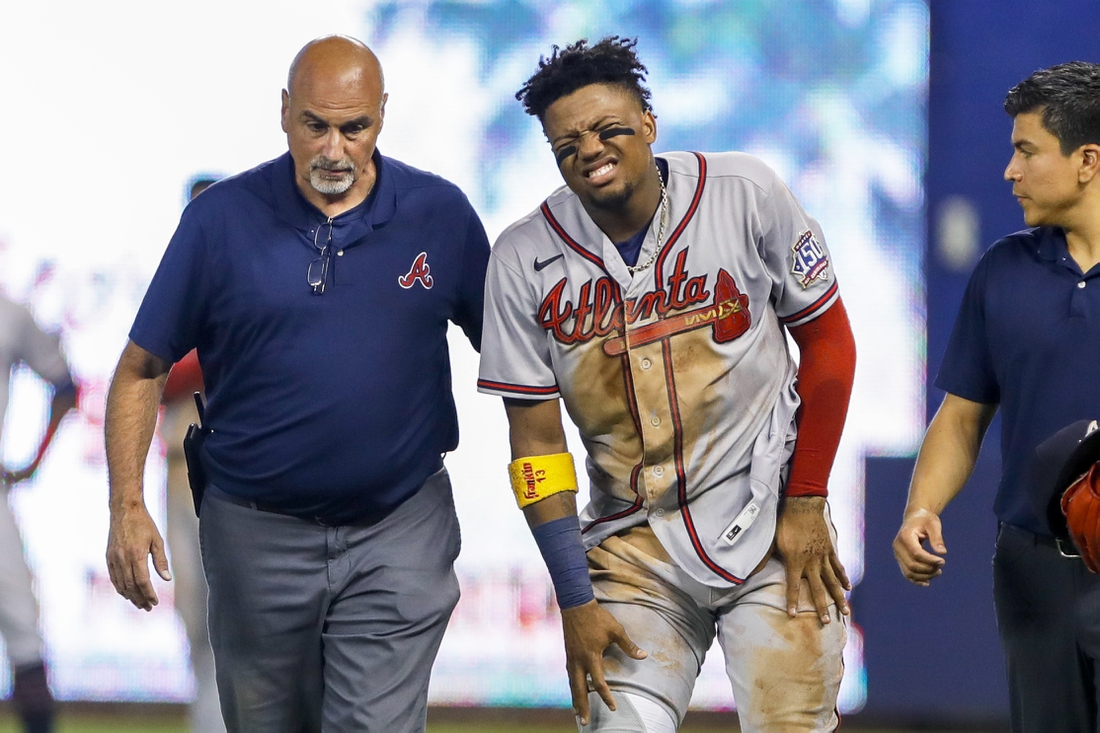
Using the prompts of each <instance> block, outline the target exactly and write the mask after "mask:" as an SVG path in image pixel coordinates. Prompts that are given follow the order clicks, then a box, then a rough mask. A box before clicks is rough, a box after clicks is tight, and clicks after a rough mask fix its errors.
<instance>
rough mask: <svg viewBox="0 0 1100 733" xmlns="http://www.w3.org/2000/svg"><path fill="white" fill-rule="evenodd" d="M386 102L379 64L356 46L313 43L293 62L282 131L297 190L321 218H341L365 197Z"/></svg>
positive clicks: (338, 41)
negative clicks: (291, 162)
mask: <svg viewBox="0 0 1100 733" xmlns="http://www.w3.org/2000/svg"><path fill="white" fill-rule="evenodd" d="M386 98H387V95H386V93H385V89H384V82H383V78H382V65H381V64H380V63H379V61H378V57H377V56H375V55H374V52H373V51H371V50H370V49H369V48H367V46H366V45H364V44H363V43H362V42H360V41H357V40H355V39H354V38H348V37H346V36H326V37H324V38H318V39H317V40H315V41H310V42H309V43H308V44H306V46H305V47H304V48H303V49H302V50H301V51H299V52H298V55H297V56H295V57H294V61H293V63H291V65H290V72H289V73H288V74H287V88H286V89H284V90H283V105H282V125H283V131H284V132H286V135H287V145H288V147H289V148H290V155H291V157H292V158H293V159H294V169H295V182H296V183H297V185H298V188H299V190H300V191H301V192H302V194H303V195H305V197H306V199H307V200H309V201H310V202H311V203H313V204H314V205H315V206H317V207H318V208H319V209H321V211H323V212H324V213H326V214H328V215H330V216H332V215H335V214H334V213H333V212H334V211H335V212H336V213H340V212H341V211H346V210H347V209H349V208H352V207H353V206H355V205H357V204H358V203H360V202H361V201H363V200H364V199H365V198H366V197H367V194H369V193H370V189H371V187H372V186H373V185H374V180H375V175H376V171H375V170H374V164H373V161H372V156H373V155H374V151H375V144H376V142H377V140H378V133H379V132H380V131H381V129H382V119H383V116H384V114H385V107H386Z"/></svg>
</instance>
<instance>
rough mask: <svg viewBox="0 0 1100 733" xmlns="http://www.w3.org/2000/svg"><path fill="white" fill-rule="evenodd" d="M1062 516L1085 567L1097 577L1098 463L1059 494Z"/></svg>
mask: <svg viewBox="0 0 1100 733" xmlns="http://www.w3.org/2000/svg"><path fill="white" fill-rule="evenodd" d="M1062 513H1063V514H1065V515H1066V525H1067V526H1068V527H1069V536H1070V537H1071V538H1072V539H1073V544H1074V545H1076V546H1077V550H1078V551H1079V552H1080V553H1081V559H1082V560H1084V561H1085V566H1086V567H1087V568H1088V569H1089V570H1091V571H1092V572H1094V573H1100V462H1098V463H1094V464H1092V466H1091V467H1090V468H1089V470H1088V471H1087V472H1086V473H1085V474H1084V475H1083V476H1081V477H1080V478H1079V479H1077V480H1076V481H1074V482H1073V483H1071V484H1070V485H1069V488H1067V489H1066V490H1065V493H1063V494H1062Z"/></svg>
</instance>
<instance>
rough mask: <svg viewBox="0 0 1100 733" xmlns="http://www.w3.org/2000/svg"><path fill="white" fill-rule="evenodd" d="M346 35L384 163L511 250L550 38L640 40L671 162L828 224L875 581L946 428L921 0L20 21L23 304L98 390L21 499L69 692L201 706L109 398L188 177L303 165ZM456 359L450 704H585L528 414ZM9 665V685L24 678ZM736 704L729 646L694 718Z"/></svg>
mask: <svg viewBox="0 0 1100 733" xmlns="http://www.w3.org/2000/svg"><path fill="white" fill-rule="evenodd" d="M334 32H338V33H345V34H348V35H352V36H356V37H358V38H360V39H362V40H364V41H366V42H367V43H368V44H370V45H371V46H372V48H373V49H374V50H375V51H376V53H377V54H378V56H379V57H380V59H381V61H382V64H383V67H384V71H385V77H386V86H387V91H388V92H389V95H390V98H389V103H388V105H387V108H386V117H385V125H384V129H383V131H382V133H381V137H380V139H379V148H380V149H381V150H382V152H383V153H385V154H387V155H390V156H393V157H397V158H399V159H402V160H404V161H406V162H408V163H410V164H412V165H415V166H417V167H419V168H423V169H426V170H430V171H432V172H435V173H438V174H440V175H442V176H444V177H446V178H449V179H450V180H452V181H454V182H455V183H457V184H458V185H459V186H460V187H461V188H462V189H463V190H464V191H465V192H466V193H467V195H468V196H469V197H470V200H471V201H472V202H473V204H474V206H475V207H476V209H477V210H478V212H479V213H480V214H481V216H482V219H483V221H484V223H485V227H486V229H487V230H488V232H489V236H490V239H494V238H495V237H496V235H497V234H499V232H500V231H501V230H502V229H503V228H504V227H505V226H507V225H508V224H509V223H511V222H512V221H513V220H515V219H517V218H519V217H520V216H523V215H524V214H526V213H527V212H529V211H530V210H531V209H533V208H534V207H536V206H537V205H538V204H539V203H540V202H541V200H542V199H543V198H545V197H546V196H547V195H548V194H549V193H550V192H551V191H552V190H553V189H555V188H556V187H558V186H559V185H561V179H560V176H559V174H558V172H557V169H556V167H555V165H554V160H553V156H552V155H551V154H550V151H549V149H548V146H547V144H546V142H545V140H544V139H543V136H542V132H541V129H540V128H539V126H538V124H537V121H535V120H533V119H532V118H528V117H527V116H526V115H525V114H524V113H523V111H522V109H521V107H520V105H519V104H518V103H517V102H516V101H515V99H514V97H513V95H514V93H515V91H516V90H517V89H518V88H519V87H520V86H521V85H522V83H523V82H524V80H526V78H527V77H528V76H529V75H530V74H531V73H532V72H533V71H534V69H535V68H536V65H537V63H538V60H539V56H540V55H542V54H547V53H549V51H550V48H551V45H552V44H558V45H562V46H564V45H566V44H568V43H571V42H573V41H575V40H577V39H578V38H583V37H587V38H590V39H593V40H595V39H598V38H600V37H603V36H605V35H620V36H629V37H637V38H638V47H637V50H638V53H639V55H640V56H641V59H642V61H643V62H644V63H645V64H646V65H647V66H648V69H649V86H650V88H651V89H652V92H653V98H652V103H653V107H654V111H655V112H656V114H657V120H658V127H659V137H658V140H657V143H656V145H655V146H654V147H655V151H656V152H658V153H660V152H661V151H664V150H697V151H703V152H706V151H720V150H729V149H737V150H744V151H747V152H750V153H753V154H755V155H758V156H760V157H762V158H763V159H764V160H765V161H766V162H767V163H769V164H770V165H771V166H772V167H774V168H775V169H776V170H777V171H778V172H779V174H780V175H781V176H782V177H783V179H784V180H785V181H786V182H787V183H788V185H789V186H790V187H791V189H792V190H793V191H794V192H795V193H796V194H797V195H798V197H799V198H800V199H801V201H802V203H803V205H804V206H805V208H806V209H807V210H808V211H809V212H810V213H811V214H812V215H813V216H815V217H816V218H817V219H818V220H819V221H820V222H821V224H822V227H823V228H824V231H825V235H826V239H827V240H828V243H829V245H830V247H831V250H832V253H833V263H834V266H835V271H836V273H837V278H838V280H839V282H840V287H841V292H842V294H843V297H844V301H845V304H846V306H847V308H848V312H849V314H850V317H851V320H852V325H853V328H854V330H855V334H856V341H857V347H858V350H859V367H858V373H857V379H856V388H855V392H854V395H853V403H852V408H851V411H850V416H849V420H848V424H847V428H846V430H845V434H844V439H843V441H842V446H841V450H840V454H839V456H838V458H837V463H836V468H835V470H834V472H833V479H832V483H831V489H830V490H831V500H830V501H831V504H832V510H833V518H834V520H835V522H836V524H837V528H838V531H839V533H840V552H841V556H842V559H843V561H844V563H845V565H846V567H847V568H848V572H849V575H850V576H851V578H852V580H853V582H855V583H857V584H858V583H859V581H860V578H861V576H862V572H863V567H864V562H863V557H864V550H863V466H864V459H865V458H866V457H867V456H891V455H905V454H911V453H912V452H913V450H914V449H915V447H916V444H917V441H918V440H919V437H920V432H921V430H922V428H923V414H924V338H925V336H924V320H925V318H924V310H923V308H924V306H923V290H922V279H921V272H922V267H923V263H922V257H923V242H924V193H923V190H922V176H923V173H924V166H925V151H926V140H925V137H926V132H925V130H926V97H927V83H928V8H927V6H926V4H925V3H924V2H921V1H918V0H787V1H780V0H772V1H765V0H741V1H739V2H731V1H730V2H717V1H707V0H678V1H677V0H665V1H657V0H651V1H648V2H628V1H626V0H622V1H619V2H611V1H598V0H597V1H591V2H576V1H572V0H559V1H555V2H548V1H546V0H526V1H523V0H469V1H467V2H461V1H458V0H451V1H444V0H419V1H416V2H369V1H367V0H314V1H313V2H310V3H305V2H291V1H290V0H268V1H266V2H259V1H258V0H257V1H255V2H244V1H241V0H228V1H226V2H213V1H211V0H195V1H194V2H187V3H178V4H162V3H144V2H136V1H135V2H122V1H120V0H115V1H108V2H97V3H82V2H76V0H67V1H65V2H39V3H20V4H12V5H11V6H9V7H5V9H4V10H3V11H2V22H0V94H2V97H3V99H4V100H5V110H4V111H5V114H4V115H2V116H0V160H3V164H4V173H3V175H2V176H0V265H2V266H0V288H2V289H3V291H4V292H5V293H7V294H8V296H9V297H11V298H13V299H14V300H17V301H19V302H23V303H26V304H28V305H29V306H30V307H31V309H32V311H33V312H34V314H35V316H36V318H37V319H38V320H39V322H40V323H42V324H43V325H44V326H46V327H47V328H49V329H51V330H57V331H60V333H61V334H62V340H63V344H64V346H65V349H66V352H67V354H68V356H69V358H70V360H71V363H72V366H73V370H74V372H75V375H76V376H77V378H78V380H79V381H80V382H81V384H82V386H83V388H84V397H85V399H84V403H83V406H82V409H81V412H80V414H78V415H74V416H70V417H69V418H68V419H67V421H66V422H65V424H64V426H63V428H62V430H61V432H60V434H59V436H58V438H57V440H56V441H55V443H54V446H53V448H52V449H51V451H50V453H49V455H48V457H47V460H46V462H45V464H44V465H43V467H42V469H41V470H40V472H39V474H38V475H37V476H36V477H35V479H34V480H33V481H31V482H28V483H26V484H24V485H21V486H19V487H18V488H16V489H15V490H13V491H12V493H11V496H10V501H11V502H12V505H13V507H14V508H15V511H16V514H17V517H18V518H19V520H20V523H21V525H22V527H23V531H24V539H25V541H26V546H27V547H26V549H27V554H28V557H29V559H30V561H31V564H32V567H33V568H34V570H35V573H36V583H37V591H38V594H39V599H40V602H41V606H42V627H43V631H44V634H45V637H46V641H47V647H48V658H49V661H50V663H51V668H52V679H53V682H54V686H55V688H56V690H57V692H58V695H59V697H61V698H62V699H69V700H78V699H81V700H167V701H183V700H187V699H189V697H190V695H191V694H192V687H193V681H192V680H191V678H190V675H189V672H188V669H187V646H186V645H187V642H186V639H185V636H184V634H183V630H182V625H181V624H180V622H179V621H178V620H177V618H176V616H175V614H174V613H173V611H172V587H171V584H166V583H160V582H159V581H158V583H159V585H158V593H160V595H161V599H162V601H161V605H160V606H159V607H158V608H157V609H155V610H154V611H153V612H152V613H148V614H147V613H144V612H140V611H137V610H135V609H133V608H132V607H130V606H129V604H128V603H126V602H125V601H124V600H123V599H122V598H121V597H119V596H117V595H116V594H115V592H114V590H113V588H112V587H111V585H110V582H109V580H108V577H107V571H106V567H105V564H104V560H103V555H104V549H105V546H106V536H107V525H108V515H107V485H106V466H105V461H104V453H103V437H102V427H103V403H104V398H105V393H106V387H107V384H108V382H109V379H110V375H111V371H112V369H113V367H114V364H115V362H116V360H117V358H118V355H119V353H120V351H121V349H122V347H123V345H124V344H125V340H126V334H127V331H128V329H129V327H130V324H131V322H132V319H133V316H134V313H135V311H136V308H137V306H138V304H139V302H140V300H141V297H142V295H143V293H144V290H145V287H146V285H147V284H148V281H149V279H150V277H151V276H152V273H153V271H154V269H155V267H156V265H157V263H158V261H159V258H160V256H161V254H162V252H163V250H164V247H165V245H166V244H167V242H168V239H169V238H170V236H171V234H172V231H173V229H174V227H175V224H176V222H177V221H178V219H179V215H180V211H181V209H182V207H183V205H184V203H185V195H186V189H187V185H188V182H189V181H190V180H191V179H192V178H193V177H195V176H196V175H198V174H202V173H211V174H215V175H227V174H232V173H236V172H238V171H241V170H243V169H246V168H249V167H251V166H253V165H256V164H258V163H260V162H262V161H265V160H268V159H271V158H274V157H276V156H278V155H280V154H281V153H282V152H283V151H284V150H285V138H284V137H283V134H282V132H281V131H280V128H279V92H280V90H281V88H282V87H283V86H284V85H285V76H286V69H287V66H288V65H289V63H290V60H291V59H292V58H293V56H294V54H295V53H296V52H297V51H298V49H299V48H300V47H301V46H302V45H303V44H304V43H305V42H306V41H308V40H310V39H311V38H314V37H317V36H320V35H325V34H328V33H334ZM364 317H369V314H364ZM452 358H453V360H454V384H455V392H456V398H457V401H458V406H459V414H460V422H461V429H462V442H461V445H460V447H459V449H458V451H457V452H456V453H454V454H453V455H451V456H450V457H449V458H448V461H447V463H448V466H449V468H450V471H451V474H452V478H453V480H454V485H455V494H456V502H457V504H458V508H459V518H460V520H461V523H462V528H463V550H462V555H461V557H460V558H459V561H458V572H459V576H460V581H461V584H462V590H463V597H462V600H461V602H460V603H459V606H458V608H457V610H456V611H455V614H454V617H453V619H452V622H451V626H450V629H449V630H448V633H447V636H446V638H445V639H444V642H443V647H442V650H441V652H440V654H439V658H438V661H437V664H436V669H435V673H434V676H433V681H432V688H431V695H430V698H431V701H432V702H433V703H437V704H457V705H517V706H535V705H565V704H567V702H568V688H567V683H566V679H565V675H564V672H563V670H564V652H563V650H562V647H561V640H560V635H561V632H560V626H559V620H558V615H557V610H556V608H555V607H554V605H553V594H552V591H551V588H550V586H549V581H548V578H547V576H546V573H545V570H544V567H543V565H542V561H541V559H540V558H539V556H538V552H537V550H536V548H535V545H534V543H533V541H532V540H531V539H530V536H529V533H528V530H527V528H526V525H525V523H524V521H523V518H522V515H521V514H520V513H519V512H518V511H517V510H516V509H515V505H514V502H513V500H512V498H511V495H510V491H509V489H508V486H507V480H506V471H505V465H506V463H507V461H508V459H509V455H508V447H507V435H506V429H505V427H506V426H505V422H504V412H503V408H502V406H501V404H500V401H499V400H498V399H496V398H490V397H486V396H483V395H478V394H476V392H475V389H474V382H475V379H476V371H477V355H476V354H475V353H474V352H473V350H472V349H470V347H469V345H468V343H467V342H466V341H465V339H464V338H462V337H461V334H458V335H456V336H454V337H453V338H452ZM319 378H323V375H321V374H319ZM14 379H15V382H14V385H13V388H14V392H13V397H12V404H11V407H10V409H9V412H8V415H7V418H6V419H7V423H6V428H5V430H4V433H3V435H4V441H5V444H4V445H3V457H4V460H5V462H6V463H7V464H9V465H21V464H22V463H24V462H25V461H26V460H28V459H29V457H30V456H31V455H32V454H33V452H34V449H35V447H36V445H37V440H38V436H39V435H40V432H41V429H42V427H43V422H44V416H43V412H44V406H45V402H46V399H47V394H46V392H45V390H44V388H43V387H42V385H41V384H40V383H39V382H38V381H37V379H36V378H35V377H34V376H33V375H32V374H30V373H29V372H26V371H25V370H17V373H16V374H15V377H14ZM364 409H369V407H368V406H364ZM571 440H573V450H574V452H575V453H578V454H579V453H580V452H581V449H580V445H579V442H577V441H575V436H572V438H571ZM163 461H164V448H163V445H162V444H161V443H160V442H159V441H154V446H153V449H152V451H151V454H150V460H149V464H148V468H147V489H146V493H147V501H148V503H149V505H150V508H151V509H152V511H153V514H154V516H155V517H156V518H157V519H158V522H159V523H160V525H161V527H162V528H163V526H164V523H163V519H164V496H163V483H164V466H163ZM581 498H582V500H583V491H582V497H581ZM854 620H855V626H854V627H853V630H852V632H853V633H852V634H851V642H850V644H849V649H848V650H847V654H846V678H845V681H844V686H843V688H842V691H841V710H842V712H851V711H855V710H858V709H860V707H862V705H863V703H864V701H865V699H866V685H865V676H864V673H863V665H862V637H861V635H860V633H859V628H858V623H859V617H858V609H857V616H856V617H855V619H854ZM2 669H3V671H0V690H2V689H6V687H7V686H8V684H9V681H8V680H7V677H6V674H7V673H6V669H7V667H6V665H4V666H3V668H2ZM731 703H732V698H731V694H730V692H729V685H728V682H727V681H726V679H725V675H724V672H723V665H722V660H721V655H720V653H718V651H717V650H714V651H713V652H712V653H711V654H710V655H709V656H708V659H707V662H706V664H705V666H704V669H703V672H702V674H701V676H700V679H699V683H698V686H697V689H696V695H695V698H694V700H693V704H694V705H695V706H697V707H703V708H723V707H729V706H730V705H731Z"/></svg>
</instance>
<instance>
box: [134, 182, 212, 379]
mask: <svg viewBox="0 0 1100 733" xmlns="http://www.w3.org/2000/svg"><path fill="white" fill-rule="evenodd" d="M196 203H197V200H196ZM202 219H203V215H202V212H201V209H200V208H198V207H196V206H195V205H194V204H192V205H191V206H188V208H187V209H186V210H184V213H183V217H182V218H181V219H180V223H179V226H178V227H177V228H176V232H175V234H173V235H172V240H171V241H170V242H169V243H168V248H167V249H166V250H165V251H164V256H163V257H162V258H161V261H160V265H159V266H158V267H157V271H156V274H155V275H153V279H152V281H151V282H150V283H149V289H148V290H147V291H146V292H145V298H144V299H143V300H142V302H141V307H140V308H139V309H138V312H137V317H136V318H135V319H134V325H133V327H132V328H131V329H130V340H131V341H133V342H134V343H135V344H137V345H138V346H140V347H141V348H143V349H145V350H146V351H148V352H150V353H152V354H154V355H156V356H159V357H160V358H161V359H164V360H165V361H168V362H171V363H173V364H174V363H175V362H177V361H179V360H180V359H181V358H183V356H184V355H185V354H187V352H189V351H191V349H193V348H195V347H196V346H198V341H199V334H200V333H201V332H202V325H203V314H204V306H205V304H206V303H207V302H209V298H208V297H207V281H208V280H209V276H210V274H211V271H212V270H213V269H214V268H215V265H214V263H212V262H210V261H209V260H208V258H207V252H208V247H207V237H206V236H205V234H204V227H203V225H202Z"/></svg>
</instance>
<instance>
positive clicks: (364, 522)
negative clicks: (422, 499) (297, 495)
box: [206, 484, 396, 527]
mask: <svg viewBox="0 0 1100 733" xmlns="http://www.w3.org/2000/svg"><path fill="white" fill-rule="evenodd" d="M206 493H207V495H208V496H214V497H217V498H218V499H221V500H222V501H227V502H229V503H230V504H236V505H237V506H243V507H248V508H249V509H255V510H256V511H258V512H268V513H270V514H281V515H283V516H284V517H294V518H295V519H301V520H304V521H306V522H316V523H317V524H319V525H321V526H322V527H367V526H370V525H372V524H375V523H377V522H379V521H381V520H383V519H385V518H386V517H387V516H389V514H390V512H392V511H393V510H394V509H396V507H392V508H390V509H386V510H384V511H380V512H371V513H369V514H366V515H364V516H362V517H357V518H356V519H353V520H350V521H337V520H333V519H330V518H328V517H322V516H317V515H312V514H302V513H300V512H292V511H289V510H288V509H286V508H284V507H281V506H278V505H276V504H268V503H266V502H262V501H253V500H251V499H245V498H243V497H240V496H234V495H233V494H229V493H226V492H225V491H223V490H221V489H219V488H218V487H217V486H214V485H213V484H208V485H207V487H206Z"/></svg>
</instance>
